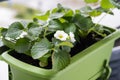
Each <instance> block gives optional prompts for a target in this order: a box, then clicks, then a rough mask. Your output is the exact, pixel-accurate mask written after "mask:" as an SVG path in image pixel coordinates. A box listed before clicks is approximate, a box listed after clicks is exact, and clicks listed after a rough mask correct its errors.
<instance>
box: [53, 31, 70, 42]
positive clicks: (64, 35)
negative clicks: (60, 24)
mask: <svg viewBox="0 0 120 80" xmlns="http://www.w3.org/2000/svg"><path fill="white" fill-rule="evenodd" d="M54 37H55V38H56V39H59V40H61V41H66V40H67V38H68V34H67V33H65V32H64V31H60V30H58V31H56V33H55V34H54Z"/></svg>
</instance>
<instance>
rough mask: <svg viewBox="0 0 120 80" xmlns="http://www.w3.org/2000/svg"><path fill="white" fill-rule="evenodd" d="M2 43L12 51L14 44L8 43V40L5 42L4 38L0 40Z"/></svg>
mask: <svg viewBox="0 0 120 80" xmlns="http://www.w3.org/2000/svg"><path fill="white" fill-rule="evenodd" d="M2 41H3V44H4V45H6V46H7V47H9V48H11V49H14V47H15V43H14V42H11V41H8V40H6V39H4V38H3V39H2Z"/></svg>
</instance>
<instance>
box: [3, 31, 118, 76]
mask: <svg viewBox="0 0 120 80" xmlns="http://www.w3.org/2000/svg"><path fill="white" fill-rule="evenodd" d="M113 30H114V29H113ZM119 37H120V31H119V30H115V31H114V32H113V33H111V34H110V35H108V36H107V37H105V38H104V39H102V40H101V41H99V42H97V43H95V44H93V45H91V46H90V47H88V48H87V49H85V50H83V51H82V52H80V54H79V53H78V54H76V55H75V56H73V57H72V58H71V64H69V66H67V67H66V68H65V69H64V70H61V71H60V72H58V73H61V72H64V71H68V70H70V69H71V68H70V67H73V66H74V65H75V64H76V62H77V60H78V59H82V57H86V56H89V55H88V54H87V53H88V52H89V53H91V52H92V51H93V50H96V49H97V48H101V46H102V45H105V43H109V41H114V40H116V39H117V38H119ZM86 54H87V55H86ZM1 56H2V58H3V60H5V61H6V62H7V63H9V64H10V65H11V66H15V67H16V68H18V69H19V68H21V70H23V71H24V70H25V71H26V72H28V73H29V74H33V73H34V75H35V76H41V77H43V78H51V77H52V76H54V75H55V74H56V72H55V71H54V70H52V69H43V68H39V67H35V66H32V65H30V64H27V63H24V62H22V61H20V60H18V59H16V58H14V57H12V56H11V55H9V54H8V52H4V53H3V54H2V55H1Z"/></svg>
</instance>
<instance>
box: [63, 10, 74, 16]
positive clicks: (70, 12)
mask: <svg viewBox="0 0 120 80" xmlns="http://www.w3.org/2000/svg"><path fill="white" fill-rule="evenodd" d="M73 15H74V12H73V10H71V9H68V10H67V11H66V12H65V15H64V16H65V17H71V16H73Z"/></svg>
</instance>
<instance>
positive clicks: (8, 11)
mask: <svg viewBox="0 0 120 80" xmlns="http://www.w3.org/2000/svg"><path fill="white" fill-rule="evenodd" d="M58 3H61V4H62V5H63V6H65V7H69V8H72V9H79V8H81V7H83V6H85V5H86V4H85V3H84V1H83V0H0V27H8V26H9V25H10V24H11V23H12V22H15V21H20V20H23V19H25V20H31V19H32V18H33V16H34V15H36V14H40V13H42V12H45V11H47V10H48V9H52V8H54V7H56V5H57V4H58ZM90 6H92V7H93V8H97V7H98V6H99V5H98V3H95V4H91V5H90ZM113 12H114V13H115V15H114V16H113V15H106V17H105V18H104V19H103V20H102V21H101V22H100V24H103V25H106V26H110V27H113V28H115V27H118V26H119V25H120V23H119V21H120V11H119V10H117V9H115V10H113ZM104 15H105V14H102V15H101V16H99V17H96V18H93V21H94V22H98V21H99V19H100V18H101V17H102V16H104Z"/></svg>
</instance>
